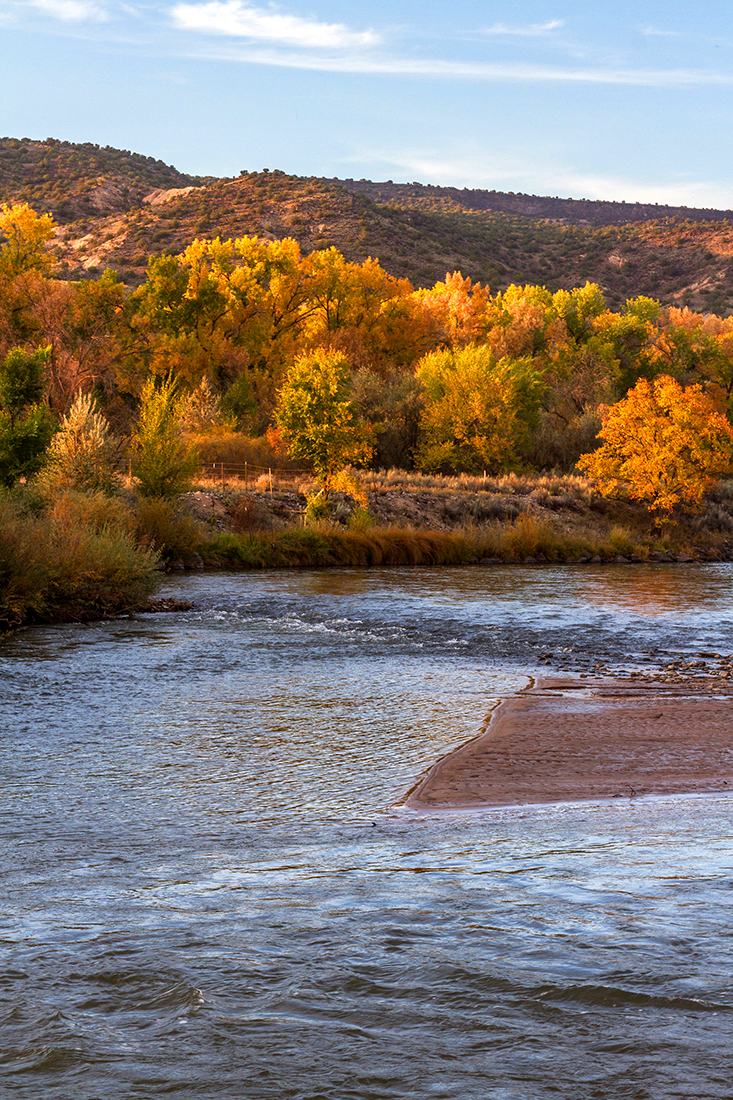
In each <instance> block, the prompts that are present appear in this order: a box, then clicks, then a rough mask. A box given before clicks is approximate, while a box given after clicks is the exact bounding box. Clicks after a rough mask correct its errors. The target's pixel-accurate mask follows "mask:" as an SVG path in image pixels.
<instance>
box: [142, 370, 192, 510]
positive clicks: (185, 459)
mask: <svg viewBox="0 0 733 1100" xmlns="http://www.w3.org/2000/svg"><path fill="white" fill-rule="evenodd" d="M185 405H186V396H185V394H184V395H181V394H180V393H179V391H178V386H177V384H176V382H175V380H174V379H171V378H168V379H165V380H164V381H162V382H156V380H155V379H154V378H149V379H148V380H147V382H146V383H145V384H144V386H143V390H142V395H141V398H140V414H139V417H138V424H137V431H136V432H135V435H134V436H133V440H132V450H133V463H132V470H133V474H134V476H135V478H136V479H137V483H138V486H139V488H140V492H141V493H142V494H143V496H146V497H154V498H161V499H164V500H170V499H172V498H173V497H176V496H179V495H180V494H181V493H185V492H186V490H187V489H188V488H189V487H190V485H191V480H192V478H193V475H194V473H195V472H196V467H197V466H198V462H199V457H198V453H197V451H196V449H195V448H194V447H192V446H190V445H189V444H188V443H186V441H185V439H184V438H183V434H182V428H181V422H182V418H183V413H184V409H185Z"/></svg>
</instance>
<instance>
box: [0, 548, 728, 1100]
mask: <svg viewBox="0 0 733 1100" xmlns="http://www.w3.org/2000/svg"><path fill="white" fill-rule="evenodd" d="M732 582H733V567H731V566H726V565H721V566H707V567H695V566H691V567H677V568H675V567H659V568H651V567H649V568H647V567H644V566H638V567H635V568H629V567H618V568H614V567H610V568H609V567H607V568H604V569H598V570H595V569H592V568H579V567H576V568H574V569H573V568H566V569H562V568H554V567H544V568H535V569H530V568H513V569H494V570H489V569H484V570H480V569H470V568H469V569H462V570H441V571H437V570H436V571H432V570H414V571H409V570H405V571H397V570H395V571H391V572H389V571H372V572H360V571H336V572H312V573H280V574H277V573H274V574H268V575H263V576H253V575H237V576H231V575H229V576H218V575H216V576H208V575H207V576H197V577H186V578H181V579H180V580H176V581H172V580H171V581H168V582H166V591H167V593H168V594H171V595H183V596H186V597H188V598H191V599H193V600H195V604H196V606H195V609H194V610H193V611H191V612H188V613H186V614H182V615H175V616H162V615H158V616H142V617H139V618H137V619H135V620H132V621H120V622H114V623H105V624H94V625H91V626H75V625H72V626H61V627H49V628H39V629H33V630H28V631H24V632H22V633H20V634H19V635H18V636H17V637H14V638H8V639H5V640H3V641H2V642H0V662H1V664H2V674H3V690H2V698H1V700H0V724H1V728H2V734H3V736H2V743H1V745H0V754H1V755H2V773H3V774H2V806H1V809H0V821H1V825H2V833H3V838H2V854H1V856H0V860H1V864H0V865H1V868H2V879H1V881H2V901H1V915H0V943H1V945H2V955H1V957H0V1094H2V1095H3V1096H8V1097H28V1098H31V1097H32V1098H34V1100H35V1098H37V1097H43V1098H44V1100H58V1098H64V1100H66V1098H74V1100H99V1098H106V1097H113V1098H128V1097H129V1098H132V1097H140V1098H148V1097H158V1096H181V1097H187V1096H191V1097H193V1096H195V1097H197V1098H199V1100H207V1098H209V1097H211V1098H220V1097H222V1098H223V1097H227V1098H228V1097H231V1098H247V1100H249V1098H258V1100H259V1098H270V1097H273V1098H278V1100H281V1098H287V1097H293V1098H304V1100H318V1098H322V1100H351V1098H358V1100H391V1098H398V1097H399V1098H406V1097H420V1098H422V1097H425V1098H432V1097H436V1098H441V1097H446V1098H447V1097H450V1098H456V1100H458V1098H460V1100H470V1098H477V1100H478V1098H481V1100H484V1098H505V1097H506V1098H515V1097H516V1098H523V1097H530V1098H535V1097H562V1098H570V1100H575V1098H596V1097H597V1098H617V1097H634V1098H645V1097H651V1098H667V1097H691V1098H692V1097H694V1098H696V1100H698V1098H704V1097H731V1096H733V979H732V974H731V968H732V964H733V869H732V859H731V857H732V854H733V846H732V844H731V809H732V808H733V803H732V802H731V799H730V798H728V797H723V796H705V797H676V798H663V799H662V798H660V799H648V800H633V801H632V800H626V799H623V800H617V801H613V802H611V803H597V804H590V803H585V804H582V803H581V804H575V805H563V806H550V807H518V808H512V809H506V808H505V809H501V810H491V811H483V812H476V813H461V814H456V813H454V814H437V815H429V814H416V813H412V812H409V811H406V810H404V809H401V808H400V806H399V799H400V797H401V796H402V795H404V793H405V792H406V791H407V790H408V789H409V788H410V786H411V785H412V784H413V783H414V782H415V781H416V779H417V778H418V777H419V776H420V774H421V773H422V772H423V771H424V769H425V768H426V767H427V766H428V765H429V764H430V763H431V762H432V761H433V760H434V759H435V758H436V757H437V756H439V755H440V754H441V753H443V752H445V751H446V750H447V749H448V748H450V747H451V746H454V745H456V744H459V743H460V742H461V741H463V740H465V739H467V738H469V737H472V736H474V735H475V734H476V733H477V732H479V731H480V729H481V728H482V726H483V725H484V724H485V722H486V719H487V715H488V714H489V712H490V708H491V706H492V705H493V703H494V702H495V701H496V700H497V699H498V698H499V697H501V696H503V695H507V694H511V693H512V692H513V691H515V690H517V689H518V688H520V687H522V686H524V685H525V684H526V683H527V677H528V676H530V675H532V674H534V673H536V672H537V670H538V669H539V668H546V667H548V663H549V667H550V668H558V667H566V668H572V669H587V668H590V667H593V666H594V665H595V664H596V663H601V664H604V665H607V666H610V667H625V668H629V667H648V666H652V667H653V666H654V665H655V663H660V662H661V663H664V661H665V660H667V659H668V655H670V654H671V655H672V656H677V655H679V654H680V653H695V652H698V651H699V650H701V649H703V650H715V651H716V652H721V653H725V654H727V653H729V652H730V651H731V650H733V634H732V629H731V628H732V626H733V605H732V604H731V587H732ZM549 654H552V656H549Z"/></svg>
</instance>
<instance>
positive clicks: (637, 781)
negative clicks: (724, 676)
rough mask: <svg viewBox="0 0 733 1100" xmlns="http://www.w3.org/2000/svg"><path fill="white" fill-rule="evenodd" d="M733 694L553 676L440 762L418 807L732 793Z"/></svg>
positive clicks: (418, 795) (420, 788) (416, 798)
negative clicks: (729, 791) (674, 794)
mask: <svg viewBox="0 0 733 1100" xmlns="http://www.w3.org/2000/svg"><path fill="white" fill-rule="evenodd" d="M729 693H730V689H729V688H727V687H726V688H725V689H724V693H723V692H721V689H720V685H719V684H717V685H715V684H713V683H712V681H711V682H706V681H704V682H697V683H694V684H689V685H683V686H680V685H664V684H658V683H656V684H649V685H641V684H638V683H634V682H629V681H622V680H619V681H611V680H607V681H602V682H593V681H590V680H583V679H577V680H576V679H570V678H568V679H559V678H558V679H545V680H540V681H538V682H537V683H536V684H534V685H532V686H531V687H529V688H528V689H527V690H526V691H524V692H522V693H521V694H519V695H517V696H515V697H514V698H511V699H506V700H504V702H502V703H501V704H500V705H499V706H498V707H497V709H496V710H495V711H494V713H493V715H492V719H491V722H490V724H489V727H488V729H487V731H486V733H484V734H482V735H481V736H480V737H478V738H476V739H475V740H474V741H471V742H469V743H468V744H466V745H463V746H462V747H461V748H459V749H457V750H456V751H454V752H452V753H449V754H448V755H447V756H445V757H444V758H443V759H442V760H439V761H438V762H437V763H436V764H435V765H434V766H433V767H432V768H431V769H430V771H429V773H428V774H427V776H426V777H425V778H424V779H423V780H422V781H421V782H420V783H419V784H418V785H417V787H416V788H415V789H414V790H413V791H412V792H411V793H410V795H409V797H408V798H407V800H406V805H407V806H409V807H411V808H413V809H420V810H426V809H438V810H439V809H460V808H470V807H478V806H505V805H521V804H528V803H543V802H574V801H578V800H583V799H605V798H629V797H641V796H642V795H648V794H673V793H691V792H711V791H725V790H731V791H733V696H732V695H731V694H729Z"/></svg>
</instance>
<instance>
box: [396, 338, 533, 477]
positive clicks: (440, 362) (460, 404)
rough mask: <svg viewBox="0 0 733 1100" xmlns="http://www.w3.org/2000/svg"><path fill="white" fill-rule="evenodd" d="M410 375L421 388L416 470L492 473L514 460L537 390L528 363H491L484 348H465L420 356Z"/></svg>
mask: <svg viewBox="0 0 733 1100" xmlns="http://www.w3.org/2000/svg"><path fill="white" fill-rule="evenodd" d="M416 376H417V378H418V380H419V381H420V382H421V383H422V385H423V387H424V410H423V414H422V420H421V438H420V443H419V446H418V450H417V454H416V463H417V465H418V466H419V467H420V469H423V470H425V471H427V472H430V473H442V472H445V471H459V470H466V471H476V470H482V469H483V470H489V471H490V472H491V473H496V472H498V471H500V470H502V469H506V468H507V467H511V466H512V465H513V464H515V463H516V462H517V461H518V460H519V458H520V453H521V450H522V448H523V447H524V446H525V445H526V443H527V442H528V438H529V429H530V426H531V425H532V423H533V422H534V419H535V416H536V412H537V401H538V392H539V388H540V376H539V374H538V373H537V372H536V371H535V370H534V368H533V365H532V361H531V360H530V359H528V358H522V359H517V360H511V359H500V360H497V359H496V357H495V356H494V354H493V352H492V351H491V349H490V348H488V347H485V346H481V345H469V346H468V347H465V348H461V349H460V350H459V351H455V352H452V351H440V352H433V353H432V354H430V355H426V356H425V357H424V359H422V360H421V362H420V364H419V365H418V368H417V372H416Z"/></svg>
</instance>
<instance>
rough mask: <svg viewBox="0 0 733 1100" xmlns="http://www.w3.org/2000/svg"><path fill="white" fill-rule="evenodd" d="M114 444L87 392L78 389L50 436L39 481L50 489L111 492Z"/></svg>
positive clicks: (116, 480)
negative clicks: (53, 433)
mask: <svg viewBox="0 0 733 1100" xmlns="http://www.w3.org/2000/svg"><path fill="white" fill-rule="evenodd" d="M116 457H117V445H116V443H115V440H114V438H113V436H112V434H111V432H110V430H109V424H108V423H107V421H106V419H105V417H104V416H103V415H102V414H101V412H99V410H98V408H97V405H96V401H95V399H94V397H93V396H92V394H90V393H79V394H77V396H76V399H75V400H74V403H73V405H72V406H71V409H70V410H69V412H68V413H67V415H66V416H65V417H64V418H63V419H62V421H61V425H60V427H59V430H58V432H57V433H56V435H55V436H54V437H53V439H52V440H51V445H50V447H49V449H48V453H47V456H46V468H45V469H44V471H43V474H42V478H41V480H42V484H43V485H44V486H45V487H46V488H47V489H48V490H49V491H51V492H55V491H58V490H59V489H83V490H86V491H87V492H102V493H108V494H110V493H113V492H114V491H115V490H116V489H117V488H118V487H119V478H118V476H117V473H116V471H115V463H116Z"/></svg>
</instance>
